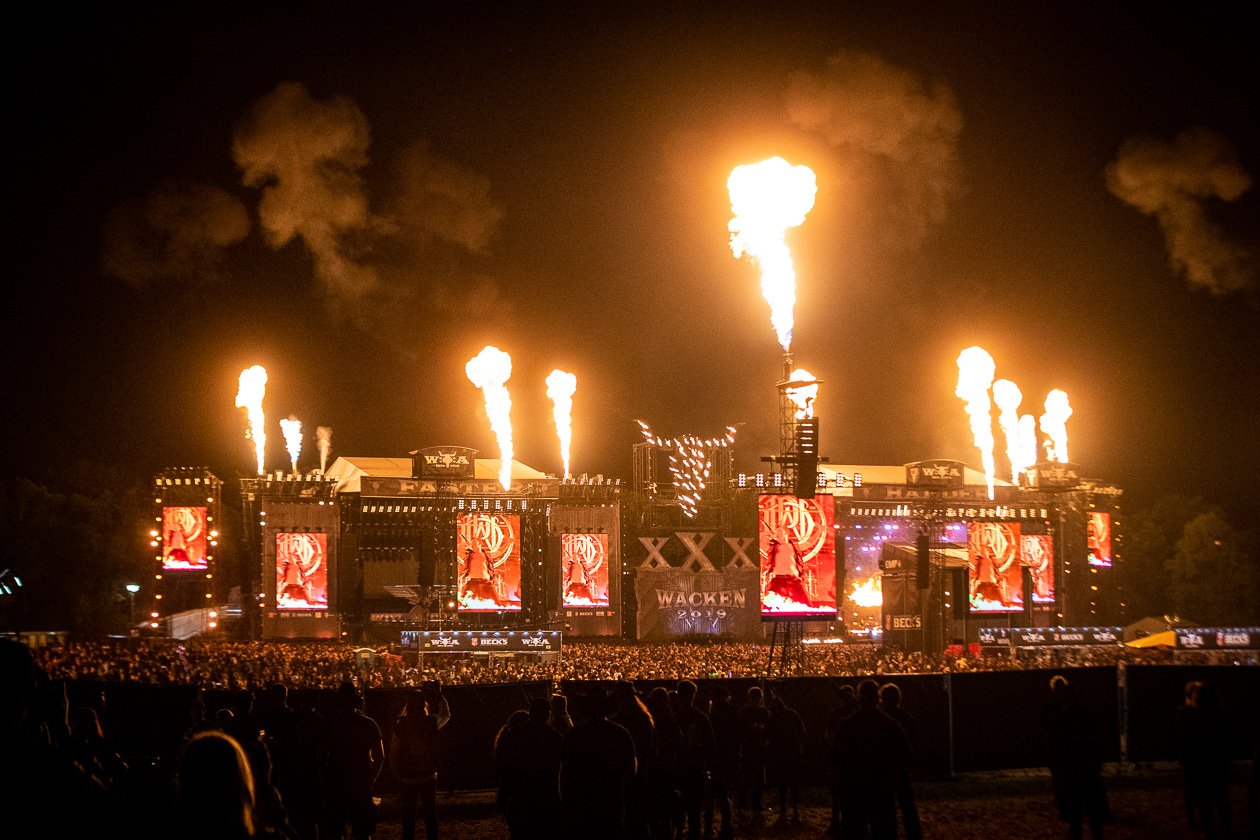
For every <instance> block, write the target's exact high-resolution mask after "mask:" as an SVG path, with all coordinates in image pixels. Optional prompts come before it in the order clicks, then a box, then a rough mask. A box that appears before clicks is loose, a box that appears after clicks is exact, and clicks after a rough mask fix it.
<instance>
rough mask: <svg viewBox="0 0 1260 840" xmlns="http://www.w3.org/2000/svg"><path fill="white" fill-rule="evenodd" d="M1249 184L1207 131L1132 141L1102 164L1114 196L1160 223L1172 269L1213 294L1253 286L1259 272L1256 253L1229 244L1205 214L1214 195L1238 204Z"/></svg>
mask: <svg viewBox="0 0 1260 840" xmlns="http://www.w3.org/2000/svg"><path fill="white" fill-rule="evenodd" d="M1250 186H1251V176H1250V175H1249V174H1248V173H1247V171H1246V170H1245V169H1243V167H1242V165H1241V163H1239V160H1238V155H1237V154H1236V153H1235V151H1234V148H1233V146H1232V145H1231V144H1230V142H1229V140H1227V139H1226V138H1225V137H1223V136H1221V135H1220V134H1217V133H1216V132H1214V131H1210V130H1208V129H1205V128H1192V129H1188V130H1186V131H1184V132H1182V133H1181V134H1180V135H1178V136H1177V138H1176V139H1175V140H1173V141H1172V142H1171V143H1166V142H1164V141H1162V140H1157V139H1154V138H1150V137H1138V138H1133V139H1131V140H1128V141H1127V142H1125V144H1124V145H1123V146H1121V148H1120V151H1119V152H1118V153H1117V155H1116V159H1115V160H1114V161H1112V162H1111V163H1110V164H1109V165H1108V166H1107V188H1108V189H1109V190H1110V191H1111V192H1112V194H1114V195H1115V196H1116V197H1117V198H1119V199H1120V200H1122V201H1124V202H1125V203H1127V204H1129V205H1131V206H1132V207H1134V208H1136V209H1137V210H1139V211H1141V212H1142V213H1145V214H1147V215H1150V216H1154V217H1155V219H1156V221H1157V222H1159V227H1160V230H1161V231H1162V232H1163V234H1164V245H1165V248H1166V249H1167V251H1168V260H1169V262H1170V263H1171V265H1172V267H1173V270H1174V271H1176V272H1178V273H1179V274H1181V275H1183V276H1184V277H1185V279H1186V280H1187V281H1188V282H1189V284H1190V285H1192V286H1196V287H1200V288H1204V289H1207V290H1208V291H1209V292H1211V293H1212V294H1216V295H1221V294H1226V293H1228V292H1233V291H1238V290H1239V289H1244V288H1248V287H1250V286H1253V285H1255V282H1256V277H1257V272H1258V271H1260V262H1258V260H1257V255H1256V253H1255V252H1254V251H1252V250H1249V249H1248V248H1246V247H1243V246H1241V245H1238V244H1235V243H1232V242H1230V241H1229V240H1228V238H1227V237H1226V236H1225V234H1224V233H1222V231H1221V230H1220V229H1219V228H1218V227H1217V226H1216V225H1214V224H1213V223H1212V222H1211V221H1209V220H1208V215H1207V210H1208V207H1209V204H1210V203H1211V201H1212V200H1213V199H1216V200H1219V201H1227V202H1232V201H1236V200H1238V198H1239V197H1240V196H1242V194H1243V193H1245V192H1246V191H1247V189H1248V188H1249V187H1250Z"/></svg>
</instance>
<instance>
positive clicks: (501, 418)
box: [464, 345, 514, 490]
mask: <svg viewBox="0 0 1260 840" xmlns="http://www.w3.org/2000/svg"><path fill="white" fill-rule="evenodd" d="M464 372H465V373H466V374H467V375H468V379H469V381H471V382H472V384H474V385H476V386H477V387H478V388H480V389H481V393H482V396H483V397H484V398H485V401H486V415H487V416H489V418H490V428H491V430H492V431H493V432H494V435H495V437H496V438H497V439H498V441H499V483H500V484H502V485H503V489H504V490H507V489H509V488H510V487H511V486H512V458H513V457H514V453H513V450H512V397H511V395H510V394H509V393H508V389H507V381H508V379H510V378H511V376H512V357H511V356H509V355H508V354H507V353H504V352H503V351H502V350H500V349H499V348H498V347H494V346H492V345H487V346H486V347H484V348H482V350H481V352H480V353H478V354H477V355H476V356H474V357H473V358H472V359H469V361H468V364H467V365H465V366H464Z"/></svg>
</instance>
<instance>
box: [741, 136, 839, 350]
mask: <svg viewBox="0 0 1260 840" xmlns="http://www.w3.org/2000/svg"><path fill="white" fill-rule="evenodd" d="M726 189H727V192H729V193H730V196H731V212H732V213H733V214H734V217H733V218H732V219H731V221H730V224H729V225H728V227H729V229H730V232H731V251H732V252H733V253H734V254H735V256H736V258H739V257H742V256H744V255H745V254H747V255H748V256H750V257H752V258H753V259H754V260H756V261H757V263H758V264H759V265H760V266H761V293H762V294H763V295H765V298H766V301H767V302H769V304H770V323H771V325H773V326H774V331H775V333H777V334H778V337H779V344H780V345H782V347H783V349H784V350H785V351H786V350H788V349H789V347H791V345H792V326H793V315H792V309H793V307H794V306H795V305H796V269H795V268H793V266H792V252H791V251H790V250H789V249H788V246H787V243H786V242H785V241H784V239H783V237H784V234H785V233H787V230H788V229H789V228H794V227H799V226H800V225H801V224H802V223H804V221H805V215H806V214H807V213H809V211H810V210H812V209H813V208H814V197H815V196H816V194H817V192H818V183H817V180H816V179H815V177H814V172H813V170H811V169H810V168H809V167H808V166H793V165H792V164H790V163H788V162H787V161H786V160H784V159H783V158H781V157H772V158H770V159H769V160H763V161H761V162H760V163H749V164H744V165H743V166H737V167H735V169H733V170H732V171H731V175H730V177H729V178H728V179H727V181H726Z"/></svg>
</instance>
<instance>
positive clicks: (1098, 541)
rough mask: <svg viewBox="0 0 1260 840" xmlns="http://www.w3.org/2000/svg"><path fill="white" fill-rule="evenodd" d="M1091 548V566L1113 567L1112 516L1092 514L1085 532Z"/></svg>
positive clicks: (1108, 514)
mask: <svg viewBox="0 0 1260 840" xmlns="http://www.w3.org/2000/svg"><path fill="white" fill-rule="evenodd" d="M1085 534H1086V536H1085V538H1086V540H1087V544H1088V547H1089V565H1091V566H1103V567H1110V566H1111V514H1110V513H1090V515H1089V523H1088V526H1087V529H1086V532H1085Z"/></svg>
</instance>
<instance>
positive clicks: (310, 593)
mask: <svg viewBox="0 0 1260 840" xmlns="http://www.w3.org/2000/svg"><path fill="white" fill-rule="evenodd" d="M327 561H328V535H327V534H312V533H308V532H299V533H292V532H285V531H282V532H280V533H278V534H276V609H277V610H326V609H328V562H327Z"/></svg>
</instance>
